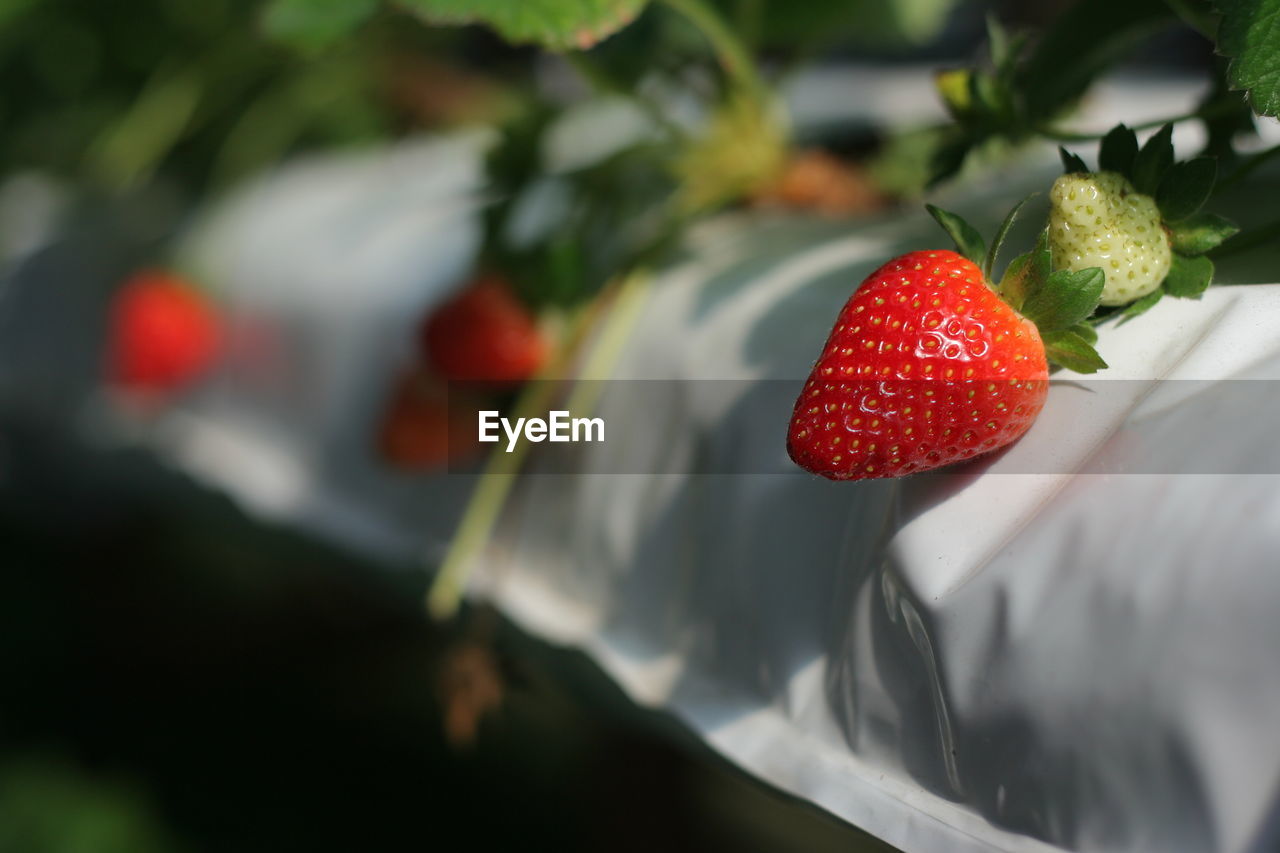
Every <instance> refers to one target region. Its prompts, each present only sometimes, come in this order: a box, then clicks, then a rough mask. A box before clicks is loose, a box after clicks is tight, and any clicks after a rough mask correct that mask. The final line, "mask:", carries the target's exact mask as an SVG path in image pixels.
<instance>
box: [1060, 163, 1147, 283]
mask: <svg viewBox="0 0 1280 853" xmlns="http://www.w3.org/2000/svg"><path fill="white" fill-rule="evenodd" d="M1049 199H1050V201H1051V203H1052V205H1051V207H1050V208H1049V248H1050V249H1051V250H1052V252H1053V265H1054V267H1055V268H1057V269H1069V270H1083V269H1088V268H1089V267H1101V268H1102V271H1103V273H1105V274H1106V277H1107V283H1106V286H1105V287H1104V288H1103V291H1102V299H1101V300H1100V302H1101V304H1102V305H1125V304H1128V303H1130V302H1132V301H1134V300H1135V299H1139V298H1141V297H1143V296H1146V295H1147V294H1148V293H1150V292H1152V291H1153V290H1155V289H1156V288H1157V287H1159V286H1160V283H1161V282H1162V281H1164V278H1165V276H1166V275H1168V274H1169V265H1170V263H1171V261H1172V250H1171V248H1170V246H1169V235H1168V234H1166V233H1165V230H1164V226H1163V225H1162V224H1161V222H1160V210H1159V208H1157V207H1156V202H1155V199H1153V198H1152V197H1151V196H1148V195H1143V194H1142V193H1139V192H1138V191H1137V190H1136V189H1134V187H1133V184H1131V183H1129V181H1128V180H1126V179H1125V177H1124V176H1123V175H1121V174H1119V173H1117V172H1090V173H1081V172H1074V173H1070V174H1066V175H1062V176H1061V177H1059V178H1058V180H1056V181H1054V183H1053V189H1052V190H1050V192H1049Z"/></svg>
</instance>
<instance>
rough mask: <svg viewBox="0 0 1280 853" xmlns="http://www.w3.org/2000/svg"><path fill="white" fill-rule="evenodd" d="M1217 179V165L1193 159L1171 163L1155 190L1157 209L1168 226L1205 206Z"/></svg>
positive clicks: (1215, 162) (1209, 158) (1208, 161)
mask: <svg viewBox="0 0 1280 853" xmlns="http://www.w3.org/2000/svg"><path fill="white" fill-rule="evenodd" d="M1217 178H1218V161H1217V160H1214V159H1213V158H1212V157H1196V158H1195V159H1194V160H1187V161H1186V162H1184V163H1174V164H1173V165H1172V166H1170V167H1169V171H1167V172H1165V175H1164V178H1163V179H1161V181H1160V187H1159V188H1158V189H1157V190H1156V205H1157V206H1159V208H1160V213H1161V214H1162V215H1163V216H1164V219H1165V221H1167V222H1177V221H1179V220H1181V219H1186V218H1187V217H1188V216H1191V215H1192V214H1193V213H1195V212H1196V211H1198V210H1199V209H1200V208H1201V207H1203V206H1204V203H1205V202H1206V201H1208V200H1209V194H1210V193H1212V192H1213V182H1214V181H1215V180H1217Z"/></svg>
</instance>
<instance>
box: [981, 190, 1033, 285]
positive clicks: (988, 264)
mask: <svg viewBox="0 0 1280 853" xmlns="http://www.w3.org/2000/svg"><path fill="white" fill-rule="evenodd" d="M1035 196H1036V193H1032V194H1031V195H1029V196H1027V197H1026V198H1024V199H1023V200H1022V201H1020V202H1018V203H1017V204H1015V205H1014V206H1013V209H1012V210H1010V211H1009V213H1008V215H1006V216H1005V218H1004V221H1003V222H1001V223H1000V228H999V230H997V231H996V236H995V239H994V240H992V241H991V248H989V249H987V256H986V259H985V260H983V262H982V275H983V277H984V278H986V279H987V280H988V281H990V280H991V270H992V269H994V268H995V265H996V256H997V255H998V254H1000V247H1001V246H1003V245H1004V241H1005V238H1006V237H1008V236H1009V229H1010V228H1012V227H1013V223H1014V221H1015V220H1016V219H1017V218H1018V212H1019V211H1021V210H1022V206H1023V205H1024V204H1026V203H1027V202H1029V201H1031V199H1032V198H1034V197H1035Z"/></svg>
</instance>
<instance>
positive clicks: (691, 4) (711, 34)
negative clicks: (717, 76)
mask: <svg viewBox="0 0 1280 853" xmlns="http://www.w3.org/2000/svg"><path fill="white" fill-rule="evenodd" d="M663 2H665V3H666V4H667V5H668V6H670V7H671V8H672V9H675V10H676V11H677V12H679V13H680V14H682V15H684V16H685V17H686V18H688V19H689V21H690V22H691V23H692V24H693V25H694V26H695V27H697V28H698V30H699V31H700V32H701V33H702V35H703V36H704V37H705V38H706V39H707V41H708V42H710V44H711V49H712V50H714V51H715V54H716V58H717V59H719V60H720V64H721V65H722V66H723V67H724V70H725V73H727V74H728V75H729V77H730V78H731V79H732V80H734V82H736V83H737V84H738V85H739V86H740V87H742V89H743V90H744V91H746V92H749V93H751V94H752V95H753V96H755V97H760V98H763V97H764V93H765V91H766V88H765V85H764V81H763V80H761V79H760V74H759V72H758V71H757V70H756V65H755V61H754V60H753V59H752V57H751V54H750V52H749V51H748V50H747V48H746V47H745V46H744V45H743V43H742V41H741V40H740V39H739V38H738V35H737V33H735V32H734V31H733V29H732V28H731V27H730V26H729V25H728V24H726V23H725V22H724V19H723V18H721V17H720V14H719V13H718V12H717V11H716V10H715V8H714V7H712V6H711V5H709V4H707V3H706V2H704V0H663Z"/></svg>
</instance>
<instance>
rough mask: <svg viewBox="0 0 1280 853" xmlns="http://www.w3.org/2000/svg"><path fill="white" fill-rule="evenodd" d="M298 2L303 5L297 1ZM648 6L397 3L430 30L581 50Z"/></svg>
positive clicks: (546, 1)
mask: <svg viewBox="0 0 1280 853" xmlns="http://www.w3.org/2000/svg"><path fill="white" fill-rule="evenodd" d="M302 1H303V2H304V1H305V0H302ZM647 2H648V0H398V3H399V5H401V6H402V7H404V8H405V9H408V10H409V11H410V12H413V13H414V14H416V15H418V16H419V17H421V18H422V19H424V20H426V21H428V22H431V23H435V24H487V25H488V26H490V27H492V28H493V29H494V30H496V31H497V32H498V34H499V35H501V36H502V37H503V38H505V39H507V40H508V41H511V42H517V43H523V42H533V43H536V44H540V45H542V46H543V47H546V48H550V49H552V50H570V49H578V50H586V49H588V48H590V47H592V46H594V45H595V44H596V43H597V42H599V41H601V40H602V39H605V38H608V37H609V36H611V35H613V33H615V32H617V31H618V30H620V29H622V28H623V27H625V26H626V25H627V24H629V23H631V21H633V20H635V17H636V16H637V15H639V14H640V12H641V11H642V10H643V9H644V7H645V5H646V3H647Z"/></svg>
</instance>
